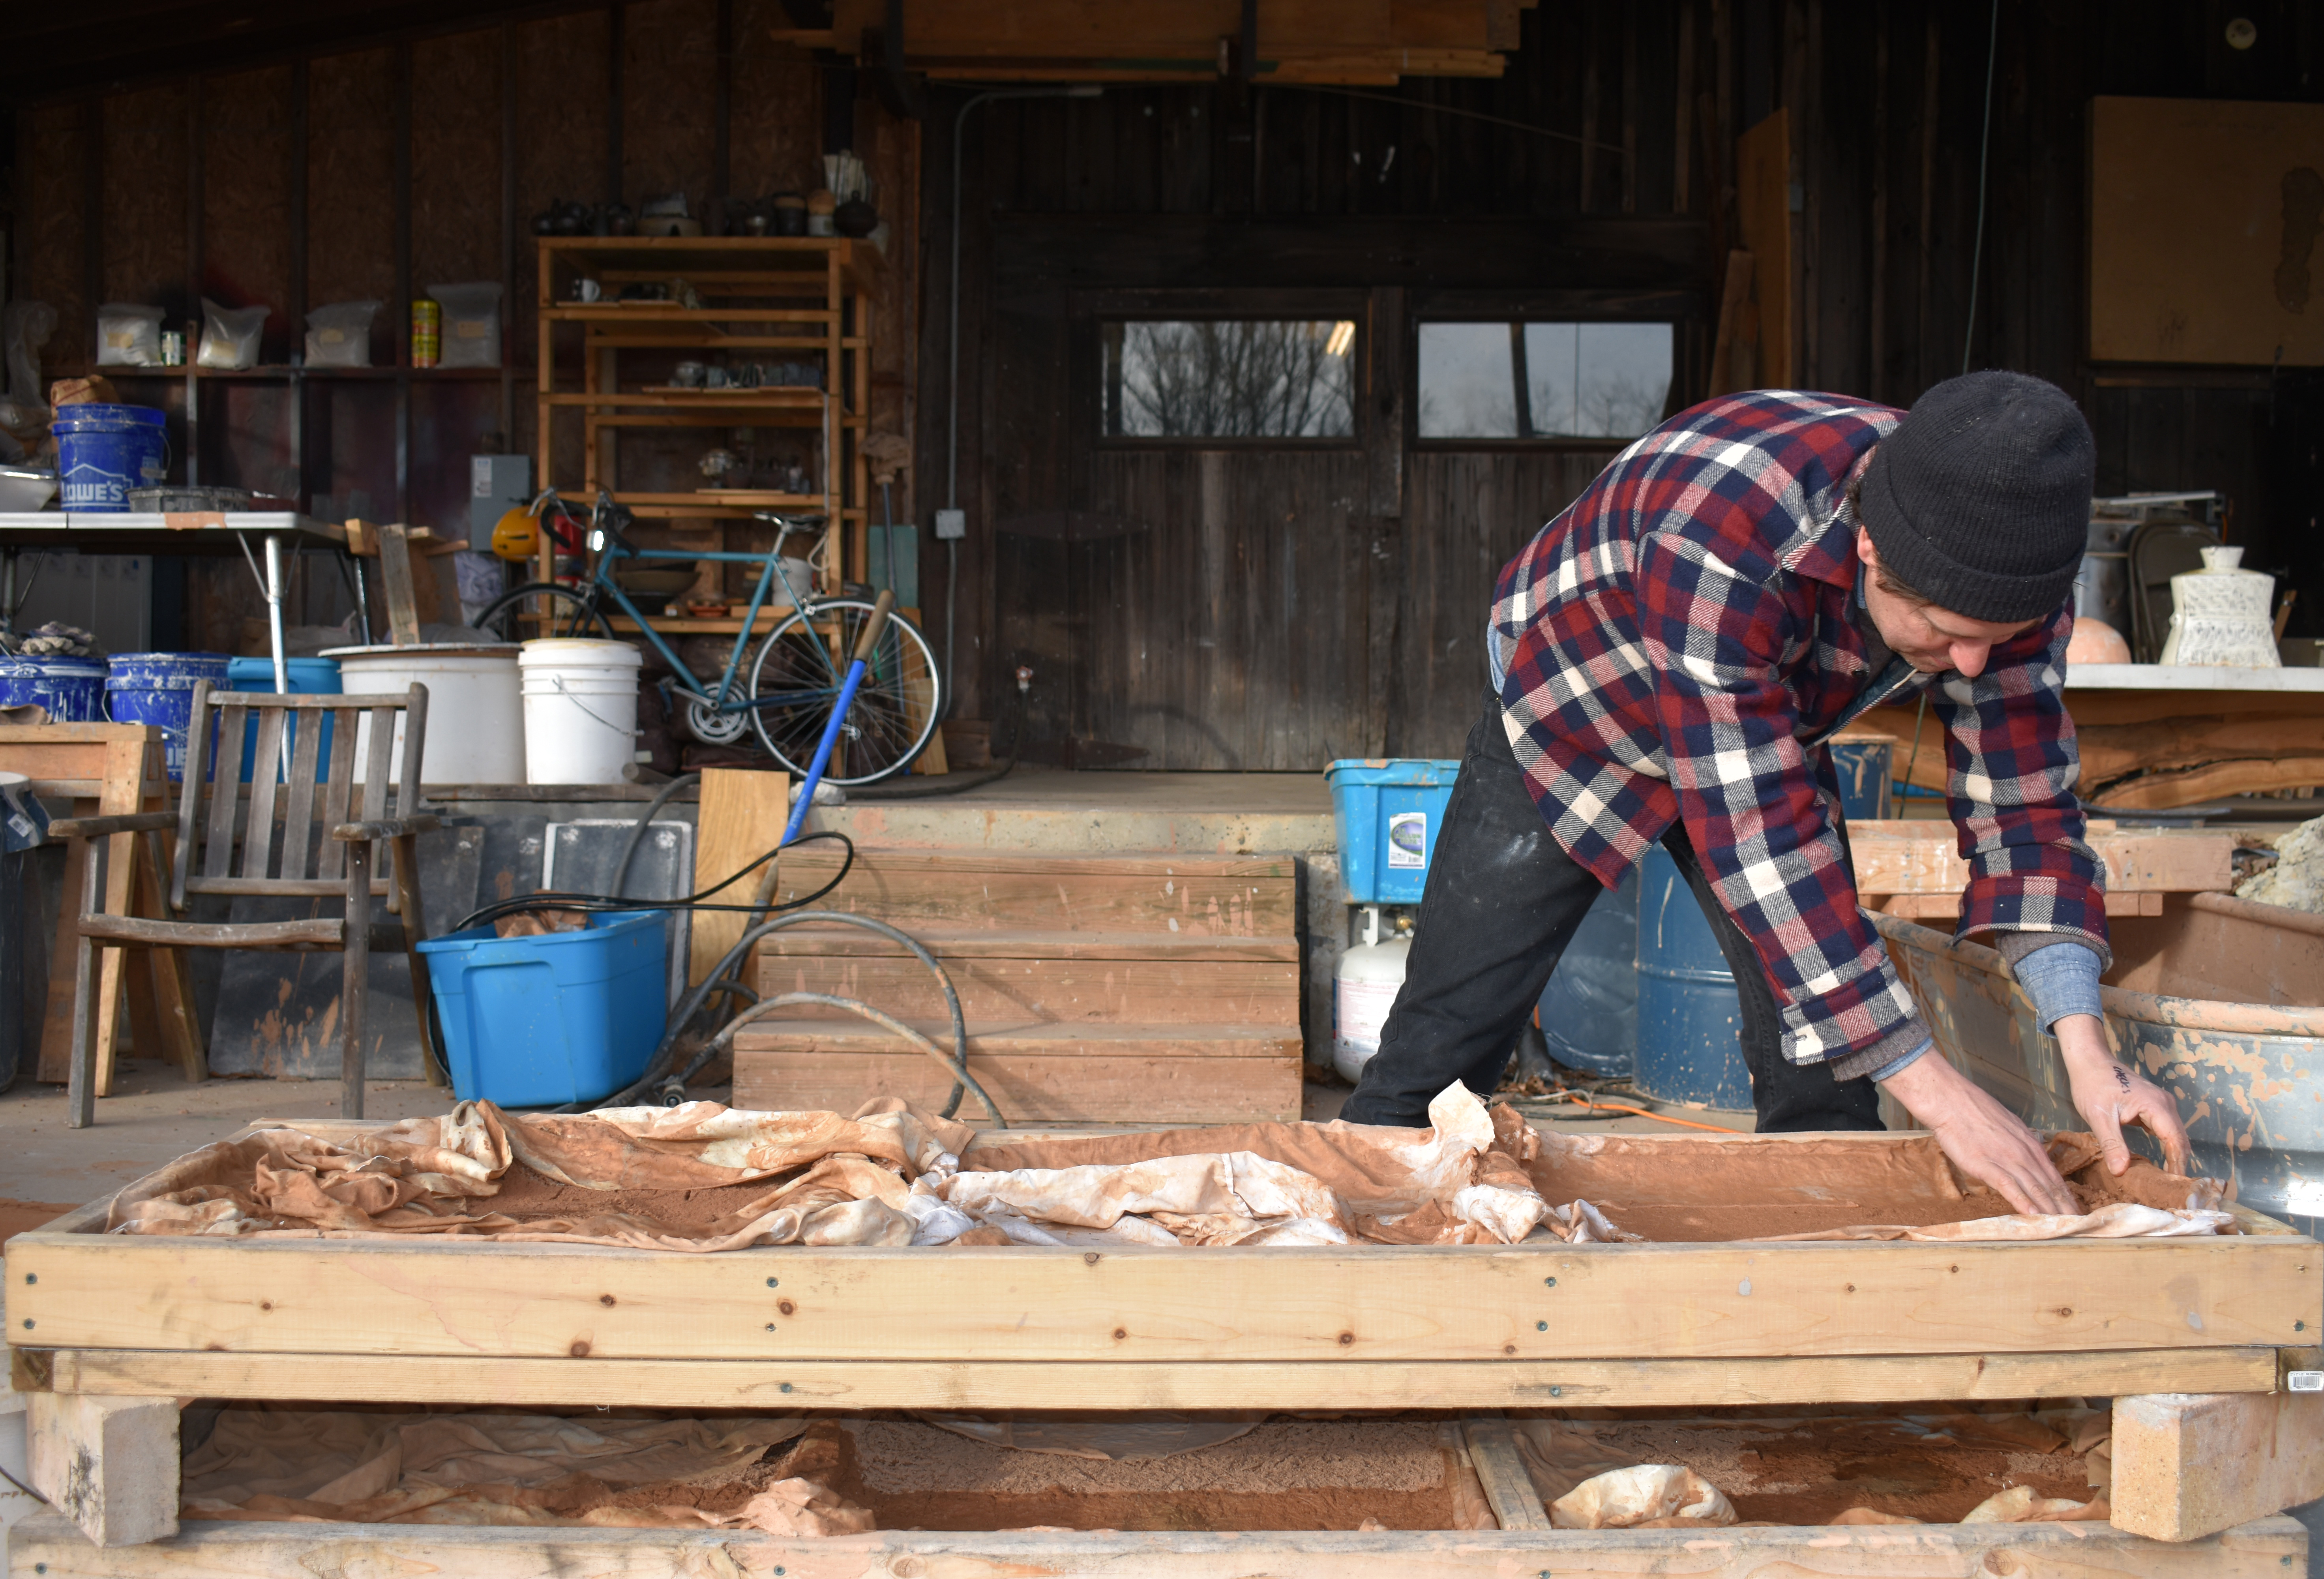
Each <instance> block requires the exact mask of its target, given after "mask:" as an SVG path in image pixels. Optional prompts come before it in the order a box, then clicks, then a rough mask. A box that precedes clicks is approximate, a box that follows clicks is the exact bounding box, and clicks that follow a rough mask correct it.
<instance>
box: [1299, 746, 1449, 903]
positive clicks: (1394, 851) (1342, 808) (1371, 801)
mask: <svg viewBox="0 0 2324 1579" xmlns="http://www.w3.org/2000/svg"><path fill="white" fill-rule="evenodd" d="M1460 772H1461V764H1460V763H1459V762H1442V761H1431V760H1428V759H1425V758H1406V759H1402V760H1389V761H1383V760H1380V759H1378V758H1374V759H1369V760H1367V759H1364V758H1359V757H1350V758H1347V759H1345V760H1343V761H1341V762H1333V764H1332V765H1331V766H1330V767H1328V768H1326V769H1324V770H1323V779H1324V781H1325V782H1326V783H1328V784H1330V785H1331V786H1332V815H1333V818H1334V819H1335V820H1336V821H1337V822H1338V824H1339V837H1340V885H1341V887H1342V888H1344V889H1345V890H1346V891H1347V894H1348V902H1349V903H1350V904H1355V905H1416V904H1418V903H1419V902H1420V893H1421V890H1422V889H1423V888H1425V887H1426V886H1427V882H1428V858H1429V856H1430V855H1431V854H1433V853H1434V851H1435V848H1436V836H1437V834H1438V833H1439V832H1441V831H1442V830H1443V826H1444V805H1445V802H1447V801H1449V800H1451V799H1452V780H1454V779H1456V778H1458V777H1459V776H1460Z"/></svg>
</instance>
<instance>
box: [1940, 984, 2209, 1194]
mask: <svg viewBox="0 0 2324 1579" xmlns="http://www.w3.org/2000/svg"><path fill="white" fill-rule="evenodd" d="M2050 1033H2051V1034H2052V1036H2054V1037H2056V1038H2057V1039H2058V1050H2059V1051H2060V1052H2061V1053H2063V1054H2064V1055H2065V1060H2066V1074H2067V1076H2068V1077H2069V1078H2070V1080H2071V1081H2072V1082H2073V1088H2074V1110H2075V1111H2076V1112H2077V1113H2080V1114H2081V1115H2082V1122H2084V1123H2087V1124H2088V1125H2089V1127H2090V1133H2091V1134H2093V1135H2096V1136H2097V1137H2098V1146H2099V1149H2100V1151H2101V1153H2102V1154H2103V1155H2104V1157H2105V1158H2106V1166H2107V1172H2108V1173H2110V1174H2113V1175H2115V1176H2116V1177H2121V1175H2123V1174H2124V1173H2125V1172H2126V1171H2128V1169H2129V1168H2130V1148H2129V1147H2128V1146H2126V1145H2125V1144H2123V1139H2122V1132H2123V1131H2124V1130H2126V1129H2127V1128H2129V1127H2130V1126H2131V1125H2134V1124H2135V1125H2138V1126H2139V1127H2141V1128H2143V1129H2144V1130H2145V1131H2146V1132H2147V1133H2149V1134H2151V1135H2153V1137H2154V1138H2155V1139H2156V1140H2160V1141H2161V1142H2162V1143H2163V1159H2164V1166H2165V1167H2167V1168H2169V1169H2170V1170H2171V1171H2172V1173H2175V1174H2180V1175H2182V1176H2183V1175H2184V1174H2185V1173H2186V1171H2187V1126H2186V1125H2184V1124H2182V1123H2181V1122H2179V1104H2178V1103H2174V1102H2172V1100H2171V1094H2170V1093H2169V1092H2167V1091H2165V1090H2163V1088H2162V1087H2161V1086H2159V1085H2155V1084H2154V1082H2153V1081H2152V1080H2149V1079H2148V1078H2146V1076H2144V1075H2140V1074H2136V1073H2135V1072H2133V1071H2132V1070H2130V1069H2128V1068H2126V1067H2124V1066H2123V1065H2122V1064H2120V1063H2117V1062H2116V1059H2115V1056H2114V1054H2113V1053H2112V1052H2111V1051H2110V1050H2109V1049H2108V1048H2107V1041H2106V1027H2105V1026H2104V1025H2102V1024H2101V1023H2099V1020H2098V1016H2097V1015H2095V1014H2069V1015H2067V1016H2066V1017H2065V1018H2064V1019H2062V1020H2059V1021H2058V1022H2057V1024H2055V1025H2053V1026H2052V1027H2051V1028H2050ZM1921 1062H1922V1063H1923V1064H1925V1063H1927V1062H1928V1059H1926V1058H1923V1059H1922V1060H1921ZM1916 1067H1917V1066H1916ZM1910 1072H1911V1071H1909V1070H1908V1071H1906V1073H1908V1074H1909V1073H1910Z"/></svg>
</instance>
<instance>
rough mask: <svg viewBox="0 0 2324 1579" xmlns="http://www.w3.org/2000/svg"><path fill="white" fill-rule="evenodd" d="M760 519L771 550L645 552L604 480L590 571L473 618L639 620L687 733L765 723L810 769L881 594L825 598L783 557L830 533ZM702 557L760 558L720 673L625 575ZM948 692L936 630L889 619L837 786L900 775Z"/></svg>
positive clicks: (763, 731) (723, 737) (776, 750)
mask: <svg viewBox="0 0 2324 1579" xmlns="http://www.w3.org/2000/svg"><path fill="white" fill-rule="evenodd" d="M533 513H534V514H535V515H536V516H539V517H540V518H541V520H542V521H543V522H545V523H548V522H553V521H554V520H555V519H556V518H557V517H558V516H560V515H561V516H562V517H563V518H564V519H565V520H566V521H568V522H569V521H571V519H572V516H573V512H572V511H571V509H570V508H569V507H568V506H566V505H565V504H564V503H563V502H562V501H561V500H559V499H558V497H557V495H556V491H555V490H554V489H550V490H549V491H547V492H545V493H544V494H542V495H541V496H540V498H539V499H538V500H536V501H534V503H533ZM754 519H756V520H758V521H761V522H765V523H767V524H769V525H770V526H772V527H773V528H774V529H775V540H774V542H773V544H772V545H771V546H770V547H769V549H767V551H766V552H765V553H763V554H759V553H727V552H715V553H713V552H705V551H704V550H701V549H641V548H639V547H637V546H636V545H635V544H633V543H632V542H631V541H630V540H629V538H628V536H627V534H626V529H627V528H628V527H629V526H631V525H632V522H633V518H632V514H631V512H630V511H629V510H628V509H627V508H625V507H624V506H622V505H620V504H617V503H614V502H613V499H612V498H611V497H610V496H609V495H607V494H605V493H604V491H603V490H600V491H599V493H598V495H597V504H596V507H595V509H594V510H592V511H591V512H589V515H588V519H587V526H586V544H587V548H588V551H589V555H590V558H591V559H592V561H593V563H592V566H591V570H590V576H589V578H588V580H586V581H585V582H583V583H581V584H580V585H578V586H567V585H566V584H564V583H562V582H551V581H529V582H526V583H525V584H524V585H523V586H516V587H512V588H511V589H510V590H509V591H507V592H505V593H503V594H502V595H501V596H500V597H498V598H497V599H495V600H494V601H493V603H492V604H491V605H488V606H487V607H486V608H485V609H484V613H483V614H479V615H478V616H477V618H476V623H477V624H478V625H479V626H481V627H483V628H484V629H485V630H490V631H494V632H498V633H501V634H502V635H503V636H505V637H507V638H508V639H510V640H512V641H518V640H522V639H523V637H524V636H526V635H528V634H535V633H537V634H540V635H552V636H589V637H597V638H602V639H605V640H613V625H612V623H611V618H610V616H612V615H615V614H618V615H621V616H622V617H625V618H627V619H629V620H632V621H634V622H635V623H636V625H637V628H638V633H639V634H640V635H641V636H642V637H643V638H644V639H645V640H646V641H647V642H650V643H651V644H652V646H653V650H654V651H656V652H658V653H659V654H660V656H661V659H662V660H663V662H665V663H667V664H668V665H669V669H670V672H671V676H672V678H671V679H670V680H669V681H668V682H666V683H667V684H669V686H670V688H672V689H673V690H674V691H678V692H683V693H684V695H685V698H686V703H685V709H684V715H685V718H686V727H687V733H689V734H692V735H693V736H694V738H695V739H696V740H698V741H701V742H702V743H704V744H705V745H733V744H736V743H740V742H741V741H742V738H743V737H744V736H745V735H747V734H752V733H753V732H755V733H756V734H757V735H758V737H759V743H761V745H763V746H764V747H765V748H766V749H767V752H768V754H770V756H772V757H773V758H774V759H775V760H776V761H777V762H780V763H782V764H783V766H784V767H786V768H788V769H789V770H790V771H792V772H793V773H797V774H804V773H805V772H806V771H807V764H808V763H809V762H812V761H813V760H814V758H815V752H816V745H817V743H820V742H821V741H822V739H823V733H824V730H825V726H826V725H828V724H829V723H830V721H831V715H832V710H833V708H834V707H835V706H837V704H838V700H839V691H840V683H841V681H842V680H843V679H844V678H845V676H846V673H847V668H848V663H849V660H850V659H851V658H852V657H853V653H854V651H855V645H856V642H857V640H858V638H859V637H860V636H861V635H862V630H863V626H864V624H865V623H866V622H867V621H869V620H870V619H871V604H870V603H868V602H866V601H863V600H862V599H859V598H851V597H819V596H816V594H815V591H814V587H813V585H812V579H813V578H812V576H811V575H807V574H804V573H802V572H801V571H799V570H798V569H796V568H792V566H795V565H797V564H799V563H803V562H804V561H803V560H800V559H791V560H790V561H789V562H788V564H787V563H786V556H785V555H784V553H783V547H784V545H785V544H786V543H787V542H788V541H789V540H791V539H792V538H794V537H806V538H813V537H816V536H818V535H820V534H821V532H822V531H823V522H820V521H819V520H815V519H812V518H793V517H788V516H782V515H777V514H774V513H772V512H759V513H758V514H757V515H756V516H755V517H754ZM576 524H577V523H576ZM705 559H708V560H712V561H715V562H721V563H728V564H742V565H756V566H758V567H759V578H758V585H757V586H755V587H754V588H753V589H752V593H751V602H750V606H749V607H748V608H747V609H746V610H745V611H744V613H743V615H742V629H741V630H740V631H738V632H736V633H735V635H734V646H733V651H731V652H730V653H728V655H727V658H726V664H725V667H724V669H722V670H720V672H719V674H718V675H717V677H716V679H715V681H714V680H708V679H705V678H704V677H702V676H699V675H696V673H695V672H694V671H693V670H692V669H689V668H688V667H687V664H686V662H685V661H684V660H682V659H681V658H679V656H678V652H677V651H675V650H674V649H673V648H672V647H671V646H670V644H669V642H667V641H665V640H663V638H662V634H661V633H660V632H659V631H657V630H655V629H654V624H653V621H652V619H651V618H650V617H649V616H648V614H646V611H645V610H644V609H642V608H640V607H639V606H638V605H637V604H636V602H634V601H633V600H632V597H631V595H630V591H629V590H627V589H625V588H624V587H623V586H622V579H623V568H624V567H625V566H636V567H642V566H644V565H646V564H649V563H650V562H653V561H667V562H669V563H670V564H673V565H676V564H681V563H682V564H685V565H687V566H692V565H694V564H696V563H698V562H699V561H701V560H705ZM664 574H668V572H664ZM629 576H630V578H631V579H632V583H633V585H634V584H635V583H636V582H638V581H639V580H641V577H639V576H638V573H637V571H636V570H635V569H632V570H630V572H629ZM801 581H805V582H806V583H807V585H800V584H799V583H800V582H801ZM778 589H779V590H778ZM638 590H639V593H640V596H644V597H646V598H647V600H648V601H649V602H652V603H655V604H659V603H660V602H661V601H662V597H663V596H669V594H668V593H664V594H662V595H660V596H657V595H656V594H654V593H653V592H651V591H649V590H647V589H645V588H644V587H642V586H641V587H639V588H638ZM671 590H673V591H674V590H675V588H673V589H671ZM767 608H776V609H780V608H788V609H789V610H790V613H789V614H787V615H786V616H785V617H784V618H782V619H781V620H779V621H778V622H777V623H776V624H775V627H774V629H773V630H771V631H770V632H769V633H767V635H766V636H765V637H764V639H762V640H761V641H759V642H758V647H757V651H756V652H755V654H754V653H753V652H752V638H753V636H754V633H756V631H757V629H758V623H759V612H760V611H761V609H767ZM745 660H748V663H747V672H746V663H745ZM942 701H943V696H942V685H941V681H940V680H939V679H938V677H937V673H936V654H935V652H934V651H932V650H931V649H930V648H929V646H928V643H927V638H925V637H923V636H922V635H921V634H920V633H919V632H918V631H917V630H915V629H913V628H912V626H911V625H910V624H908V623H906V622H905V621H904V620H903V619H901V618H900V617H899V618H894V619H890V620H889V621H888V622H887V624H886V627H885V629H883V630H882V631H881V633H880V636H879V638H878V640H877V642H875V643H874V645H873V649H872V654H871V660H870V662H869V663H868V664H867V665H866V668H865V671H864V676H863V684H862V688H860V689H858V690H857V692H856V693H855V701H854V705H853V708H852V709H851V710H850V711H849V713H848V716H847V722H846V724H845V725H844V727H843V728H842V730H841V733H840V738H839V743H838V745H837V746H836V747H835V750H834V751H833V753H832V760H831V764H830V766H829V768H828V769H827V770H826V771H825V774H824V777H825V779H827V780H830V781H831V782H832V783H835V784H869V783H871V782H873V781H874V780H880V779H884V778H886V777H888V776H889V775H890V773H898V772H901V771H903V770H904V769H905V768H907V767H908V766H910V765H911V762H912V760H913V759H914V758H915V757H917V756H918V755H919V754H920V753H921V751H922V750H923V749H924V748H925V747H926V746H927V743H928V737H929V736H930V735H932V734H935V733H936V720H937V718H938V716H939V715H940V713H941V705H942Z"/></svg>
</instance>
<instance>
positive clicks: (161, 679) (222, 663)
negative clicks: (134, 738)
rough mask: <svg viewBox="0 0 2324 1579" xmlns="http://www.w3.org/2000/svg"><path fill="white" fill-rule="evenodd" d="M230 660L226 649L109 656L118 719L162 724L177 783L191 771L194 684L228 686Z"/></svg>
mask: <svg viewBox="0 0 2324 1579" xmlns="http://www.w3.org/2000/svg"><path fill="white" fill-rule="evenodd" d="M228 661H229V660H228V659H227V658H226V654H225V653H223V652H116V653H115V654H114V655H113V656H112V657H110V658H108V659H106V660H105V669H106V674H105V693H106V695H105V700H106V709H107V711H109V712H110V713H111V714H112V716H113V721H114V722H115V724H152V725H158V726H159V727H160V729H161V754H162V757H163V759H164V760H165V761H166V762H168V763H169V766H170V782H171V783H172V784H175V783H178V782H179V781H180V780H183V779H184V778H185V776H186V726H187V725H188V723H189V721H190V720H191V719H192V716H193V709H194V684H195V682H196V681H198V680H208V681H209V682H210V686H211V688H213V689H216V690H224V689H225V688H226V664H227V662H228Z"/></svg>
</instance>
